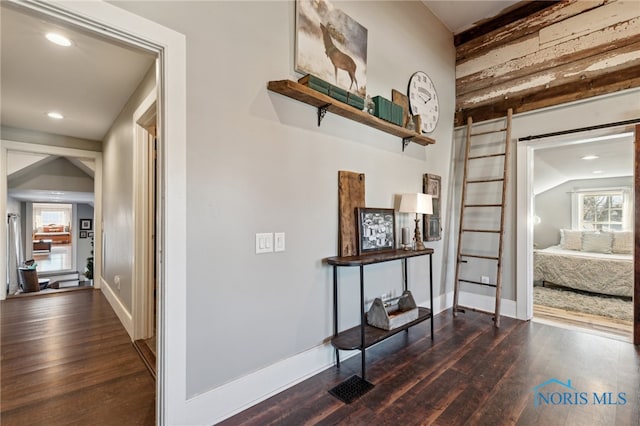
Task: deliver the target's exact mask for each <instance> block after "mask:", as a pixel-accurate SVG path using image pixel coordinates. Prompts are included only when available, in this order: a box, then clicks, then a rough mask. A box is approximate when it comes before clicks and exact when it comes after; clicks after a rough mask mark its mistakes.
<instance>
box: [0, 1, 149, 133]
mask: <svg viewBox="0 0 640 426" xmlns="http://www.w3.org/2000/svg"><path fill="white" fill-rule="evenodd" d="M2 3H4V4H3V5H2V10H1V12H2V13H1V14H0V52H1V56H0V61H1V65H2V74H1V76H0V93H1V94H2V104H1V105H0V123H2V125H3V126H8V127H16V128H21V129H29V130H36V131H40V132H46V133H53V134H59V135H65V136H72V137H76V138H81V139H90V140H97V141H101V140H102V139H103V138H104V136H105V135H106V133H107V131H108V130H109V128H110V127H111V125H112V123H113V122H114V121H115V119H116V117H117V116H118V114H119V113H120V111H121V110H122V107H123V106H124V105H125V103H126V102H127V100H128V99H129V97H130V96H131V94H132V93H133V91H134V90H135V89H136V87H137V86H138V84H139V83H140V81H141V80H142V78H143V77H144V75H145V74H146V72H147V71H148V70H149V68H150V67H151V66H152V65H153V63H154V60H155V55H153V54H151V53H147V52H144V51H142V50H138V49H134V48H131V47H126V46H124V45H120V44H114V43H113V42H110V41H106V40H105V39H102V38H96V37H95V36H94V35H89V34H88V33H86V32H82V31H79V30H77V29H73V28H71V27H69V26H68V25H67V26H63V25H62V24H60V23H54V22H47V21H45V20H44V19H43V18H41V17H37V16H32V15H28V14H25V13H23V12H22V10H17V9H15V8H13V7H9V6H8V5H7V4H6V2H2ZM49 32H57V33H59V34H62V35H64V36H66V37H67V38H69V39H70V40H71V42H72V45H71V46H70V47H62V46H58V45H55V44H53V43H51V42H49V41H48V40H47V39H46V38H45V34H47V33H49ZM49 111H57V112H60V113H61V114H62V115H64V117H65V118H64V119H62V120H54V119H51V118H49V117H47V115H46V114H47V112H49Z"/></svg>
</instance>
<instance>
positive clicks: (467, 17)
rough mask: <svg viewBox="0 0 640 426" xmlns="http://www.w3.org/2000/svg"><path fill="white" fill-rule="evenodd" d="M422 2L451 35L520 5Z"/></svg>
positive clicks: (507, 2)
mask: <svg viewBox="0 0 640 426" xmlns="http://www.w3.org/2000/svg"><path fill="white" fill-rule="evenodd" d="M422 2H423V3H424V4H425V5H426V6H427V7H428V8H429V9H430V10H431V12H433V14H434V15H436V17H437V18H438V19H440V21H441V22H442V23H443V24H444V25H445V26H446V27H447V28H449V30H451V32H452V33H454V34H458V33H461V32H462V31H465V30H468V29H469V28H471V27H473V26H474V24H476V23H481V22H482V21H484V20H486V19H488V18H493V17H494V16H496V15H499V14H500V12H502V11H503V10H504V9H507V8H509V7H510V6H512V5H514V4H515V3H520V0H498V1H496V0H492V1H468V0H455V1H442V0H422Z"/></svg>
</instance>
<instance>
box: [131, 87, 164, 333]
mask: <svg viewBox="0 0 640 426" xmlns="http://www.w3.org/2000/svg"><path fill="white" fill-rule="evenodd" d="M156 100H157V87H154V88H153V89H151V91H150V92H149V94H148V95H147V96H146V97H145V99H144V100H143V101H142V103H141V104H140V105H139V106H138V108H137V109H136V111H135V112H134V113H133V123H134V124H133V141H134V142H133V143H134V148H133V202H134V213H133V215H134V220H133V229H134V232H133V235H135V238H134V239H133V240H134V241H133V245H134V262H133V295H132V296H133V299H132V312H131V315H132V320H133V336H132V337H133V340H141V339H148V338H150V337H151V336H153V333H154V322H155V321H154V316H153V313H154V306H153V290H154V286H153V282H152V278H153V268H154V267H155V265H154V257H155V256H154V255H153V245H152V243H151V239H152V238H153V234H154V233H157V230H152V229H150V226H149V225H150V224H155V223H158V222H157V217H156V216H155V215H156V212H155V211H153V207H152V206H153V200H154V197H156V194H155V193H154V192H153V189H154V188H153V186H152V185H151V182H150V176H151V173H153V172H154V171H153V170H152V167H153V161H152V155H154V153H153V148H152V147H151V146H150V143H149V138H150V136H151V135H150V133H149V131H148V130H147V127H148V125H149V124H151V122H153V123H154V124H157V102H156Z"/></svg>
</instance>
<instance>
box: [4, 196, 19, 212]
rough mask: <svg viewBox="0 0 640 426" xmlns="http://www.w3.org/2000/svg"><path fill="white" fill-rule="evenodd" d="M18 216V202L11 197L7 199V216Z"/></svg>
mask: <svg viewBox="0 0 640 426" xmlns="http://www.w3.org/2000/svg"><path fill="white" fill-rule="evenodd" d="M9 213H13V214H17V215H19V214H20V201H18V200H16V199H15V198H12V197H9V196H8V197H7V214H9Z"/></svg>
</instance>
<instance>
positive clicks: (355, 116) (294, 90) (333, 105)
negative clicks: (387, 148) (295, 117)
mask: <svg viewBox="0 0 640 426" xmlns="http://www.w3.org/2000/svg"><path fill="white" fill-rule="evenodd" d="M267 89H269V90H271V91H272V92H276V93H280V94H281V95H285V96H288V97H290V98H292V99H295V100H297V101H300V102H304V103H305V104H308V105H311V106H314V107H316V108H318V113H319V114H321V113H320V111H321V110H326V111H329V112H332V113H334V114H336V115H339V116H341V117H344V118H348V119H350V120H353V121H357V122H358V123H362V124H365V125H367V126H369V127H373V128H374V129H378V130H381V131H383V132H385V133H389V134H391V135H394V136H398V137H399V138H402V141H403V143H404V146H406V144H407V143H409V142H414V143H417V144H418V145H422V146H426V145H431V144H434V143H436V141H435V139H432V138H430V137H427V136H424V135H421V134H418V133H416V132H414V131H411V130H408V129H405V128H404V127H401V126H398V125H395V124H393V123H390V122H388V121H385V120H382V119H380V118H378V117H375V116H373V115H371V114H368V113H366V112H364V111H360V110H359V109H357V108H355V107H353V106H351V105H347V104H345V103H343V102H340V101H339V100H337V99H334V98H332V97H330V96H328V95H325V94H324V93H320V92H318V91H315V90H313V89H310V88H308V87H307V86H305V85H303V84H300V83H297V82H295V81H291V80H278V81H270V82H269V84H268V85H267ZM318 125H320V124H319V122H318Z"/></svg>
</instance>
